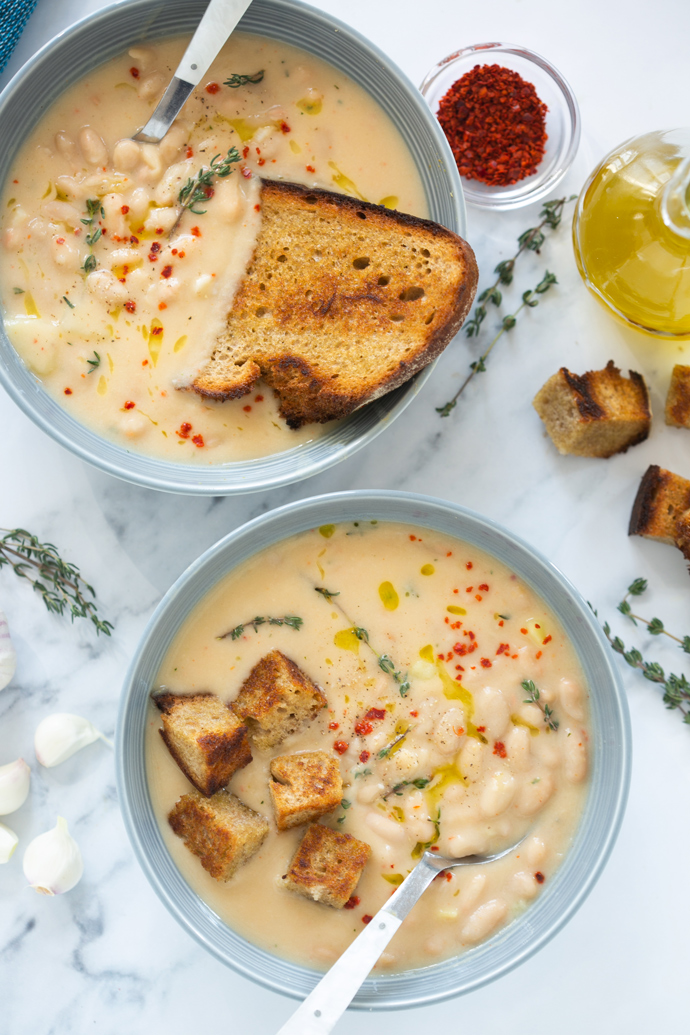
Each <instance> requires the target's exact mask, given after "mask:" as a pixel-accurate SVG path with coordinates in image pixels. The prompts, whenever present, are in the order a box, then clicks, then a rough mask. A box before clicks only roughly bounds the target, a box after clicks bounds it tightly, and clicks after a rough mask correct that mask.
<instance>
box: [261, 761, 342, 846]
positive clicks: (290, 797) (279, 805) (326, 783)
mask: <svg viewBox="0 0 690 1035" xmlns="http://www.w3.org/2000/svg"><path fill="white" fill-rule="evenodd" d="M270 768H271V776H272V777H273V779H272V780H271V783H270V784H269V790H270V792H271V798H272V800H273V808H274V810H275V816H276V825H277V827H278V830H287V829H288V827H298V826H299V825H300V823H310V822H311V821H312V820H314V819H318V818H319V816H325V815H326V813H327V812H331V811H332V809H335V808H337V806H338V805H339V804H340V802H341V800H342V797H343V779H342V776H341V775H340V766H339V765H338V760H337V759H336V758H333V756H332V755H329V754H328V752H326V751H301V752H299V753H298V754H295V755H278V756H277V757H276V758H274V759H273V760H272V762H271V767H270Z"/></svg>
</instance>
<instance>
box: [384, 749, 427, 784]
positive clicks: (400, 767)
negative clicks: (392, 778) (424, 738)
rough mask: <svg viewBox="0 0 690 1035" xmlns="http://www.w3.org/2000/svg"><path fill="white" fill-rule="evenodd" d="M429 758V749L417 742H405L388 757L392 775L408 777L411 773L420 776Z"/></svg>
mask: <svg viewBox="0 0 690 1035" xmlns="http://www.w3.org/2000/svg"><path fill="white" fill-rule="evenodd" d="M428 760H429V749H428V748H426V747H422V746H421V745H417V744H408V743H405V744H403V746H402V747H401V748H399V749H398V750H397V751H396V752H395V754H394V755H391V757H390V759H389V766H390V769H391V771H392V773H393V774H394V775H397V776H398V777H404V778H406V779H407V778H409V777H410V776H411V775H412V774H413V773H414V774H415V775H419V776H422V775H423V773H424V771H425V769H426V766H427V762H428Z"/></svg>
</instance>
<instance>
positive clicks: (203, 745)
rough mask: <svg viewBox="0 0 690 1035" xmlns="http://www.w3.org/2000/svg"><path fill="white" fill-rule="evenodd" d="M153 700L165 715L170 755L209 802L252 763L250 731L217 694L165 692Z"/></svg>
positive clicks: (165, 737) (163, 734) (154, 696)
mask: <svg viewBox="0 0 690 1035" xmlns="http://www.w3.org/2000/svg"><path fill="white" fill-rule="evenodd" d="M153 700H154V702H155V704H156V705H157V706H158V708H160V710H161V712H162V713H163V728H162V729H161V731H160V734H161V737H162V738H163V740H164V741H165V743H166V745H167V747H168V750H169V751H170V754H171V755H172V756H173V758H174V759H175V761H176V762H177V764H178V765H179V767H180V769H181V770H182V772H183V773H184V774H185V776H186V777H187V778H188V779H189V780H191V782H192V783H193V784H194V786H195V787H196V789H197V790H198V791H201V793H202V794H205V795H206V797H207V798H209V797H210V796H211V795H212V794H215V792H216V791H217V790H218V789H219V788H220V787H225V785H226V783H227V782H228V780H229V779H230V777H231V776H232V774H233V773H235V772H237V770H238V769H242V767H243V766H245V765H249V763H250V762H251V760H252V752H251V748H250V747H249V742H248V736H247V727H246V726H245V725H244V723H243V722H241V720H240V719H238V717H237V716H236V715H235V714H234V713H233V712H232V711H231V710H230V708H229V707H228V706H227V705H226V704H223V702H222V701H221V700H220V698H219V697H216V695H215V694H211V693H200V694H173V693H170V692H168V691H167V690H164V691H161V692H159V693H157V694H154V695H153Z"/></svg>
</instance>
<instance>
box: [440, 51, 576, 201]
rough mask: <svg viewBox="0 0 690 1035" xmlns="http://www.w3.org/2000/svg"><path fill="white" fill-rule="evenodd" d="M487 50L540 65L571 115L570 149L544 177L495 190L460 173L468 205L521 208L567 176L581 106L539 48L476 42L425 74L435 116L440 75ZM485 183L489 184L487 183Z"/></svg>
mask: <svg viewBox="0 0 690 1035" xmlns="http://www.w3.org/2000/svg"><path fill="white" fill-rule="evenodd" d="M484 54H486V55H487V57H488V58H490V57H491V55H492V54H511V55H513V56H514V57H517V58H520V59H524V60H525V61H526V62H529V63H531V64H533V65H537V66H538V67H539V68H541V70H542V71H543V72H545V73H546V74H547V75H548V76H549V77H550V78H551V79H552V80H553V82H554V84H555V86H556V87H557V88H558V90H559V91H560V94H561V96H562V98H563V100H564V101H565V106H566V109H567V111H568V114H569V116H570V119H569V120H568V121H567V123H566V125H567V126H569V127H570V137H569V140H568V146H567V149H566V151H565V154H564V156H563V159H562V161H561V162H560V163H559V166H558V168H557V169H556V170H555V171H554V172H553V173H552V174H551V175H550V176H549V177H547V178H546V179H545V180H543V181H541V182H540V181H539V173H538V172H537V173H536V174H535V176H534V177H533V178H530V177H526V178H525V179H524V180H520V181H518V183H516V184H511V185H509V187H496V188H494V190H493V191H492V190H483V191H478V190H475V189H474V188H473V186H472V183H473V181H472V180H468V179H466V178H465V177H461V182H462V188H463V193H464V195H465V200H466V202H467V204H468V205H473V206H474V207H475V208H482V209H494V210H499V211H508V210H511V209H515V208H521V207H522V206H523V205H530V204H533V203H534V202H536V201H541V200H542V199H543V198H545V197H546V195H547V194H549V193H550V192H551V191H552V190H554V189H555V188H556V187H557V186H558V184H559V183H560V182H561V181H562V180H563V179H564V178H565V176H566V174H567V173H568V170H569V169H570V167H571V165H572V164H573V161H574V160H575V155H576V154H577V149H578V147H579V146H580V135H581V130H582V126H581V116H580V107H579V105H578V103H577V97H576V96H575V92H574V90H573V88H572V87H571V85H570V83H569V82H568V80H567V79H566V78H565V76H564V75H563V74H562V73H561V72H559V70H558V69H557V68H556V66H555V65H553V64H552V63H551V62H550V61H549V60H548V59H547V58H545V57H543V55H541V54H539V53H537V51H535V50H531V49H530V48H529V47H525V46H523V45H521V44H516V43H474V44H472V45H470V46H467V47H461V48H460V49H459V50H456V51H453V53H452V54H448V56H447V57H445V58H442V59H441V60H440V61H438V62H437V63H436V64H435V65H434V66H433V68H431V69H430V70H429V71H428V72H427V74H426V75H425V76H424V79H423V80H422V82H421V84H420V87H419V89H420V92H421V93H422V96H423V97H424V98H425V100H426V101H427V104H428V105H429V108H430V110H431V111H432V114H433V115H434V117H436V111H435V110H434V108H433V107H432V104H431V101H430V100H429V98H428V94H429V90H430V88H431V87H432V86H433V84H434V83H435V82H436V79H437V78H438V76H439V75H441V73H442V72H444V71H445V70H446V69H447V68H448V67H449V66H451V65H453V64H455V63H456V62H459V61H463V60H465V59H467V58H470V57H473V56H476V57H480V56H482V55H484ZM530 179H531V181H532V182H531V183H530V182H528V181H529V180H530ZM520 184H524V186H523V187H522V188H520ZM484 186H487V185H486V184H485V185H484ZM509 189H510V190H512V192H513V193H512V194H509V193H508V190H509Z"/></svg>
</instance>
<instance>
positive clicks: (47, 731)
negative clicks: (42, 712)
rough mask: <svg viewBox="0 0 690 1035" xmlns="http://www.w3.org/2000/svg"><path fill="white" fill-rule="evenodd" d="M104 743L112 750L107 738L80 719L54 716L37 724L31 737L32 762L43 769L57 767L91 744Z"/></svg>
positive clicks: (65, 714) (58, 713)
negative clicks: (33, 750)
mask: <svg viewBox="0 0 690 1035" xmlns="http://www.w3.org/2000/svg"><path fill="white" fill-rule="evenodd" d="M99 738H100V739H101V740H104V741H105V742H106V744H108V745H110V747H112V744H111V742H110V741H109V740H108V738H107V737H104V736H103V734H102V733H101V732H100V731H99V730H97V729H96V727H95V726H93V725H92V724H91V723H90V722H89V720H88V719H83V718H82V717H81V715H69V714H68V713H67V712H56V713H55V714H54V715H48V716H46V718H45V719H43V721H42V722H39V724H38V727H37V728H36V733H35V735H34V748H35V751H36V758H37V759H38V761H39V762H40V763H41V765H44V766H46V767H48V768H49V767H50V766H54V765H60V763H61V762H65V761H66V760H67V759H68V758H71V757H72V755H73V754H75V753H76V752H77V751H81V749H82V748H84V747H86V746H87V744H93V742H94V740H98V739H99Z"/></svg>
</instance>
